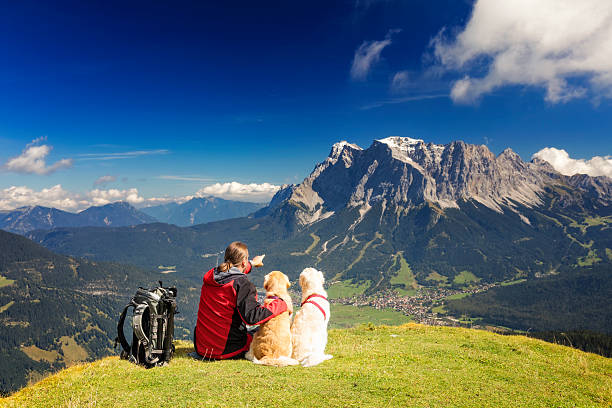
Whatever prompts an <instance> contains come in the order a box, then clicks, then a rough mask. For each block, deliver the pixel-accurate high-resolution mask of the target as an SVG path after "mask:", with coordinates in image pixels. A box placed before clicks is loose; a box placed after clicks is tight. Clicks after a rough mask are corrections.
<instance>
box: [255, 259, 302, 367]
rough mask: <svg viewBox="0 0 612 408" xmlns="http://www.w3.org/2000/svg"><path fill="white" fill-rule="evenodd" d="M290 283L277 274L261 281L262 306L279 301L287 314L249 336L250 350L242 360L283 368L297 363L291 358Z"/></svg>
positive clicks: (263, 325) (263, 324)
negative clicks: (281, 301)
mask: <svg viewBox="0 0 612 408" xmlns="http://www.w3.org/2000/svg"><path fill="white" fill-rule="evenodd" d="M289 286H291V284H290V283H289V278H287V275H285V274H284V273H282V272H280V271H272V272H270V273H269V274H267V275H266V277H265V278H264V289H265V290H266V300H265V301H264V304H268V303H270V302H272V301H273V300H274V299H275V298H281V299H283V300H284V301H285V303H286V304H287V311H286V312H283V313H281V314H280V315H278V316H276V317H274V318H272V319H270V320H268V321H267V322H265V323H262V324H261V326H260V328H259V330H258V331H257V333H255V335H254V336H253V341H252V342H251V347H250V349H249V352H248V353H247V354H246V356H245V358H246V359H248V360H251V361H253V362H254V363H255V364H264V365H271V366H277V367H282V366H287V365H297V364H299V363H298V361H297V360H294V359H292V358H291V318H290V315H291V313H293V305H292V303H291V297H290V296H289V293H288V292H287V289H289Z"/></svg>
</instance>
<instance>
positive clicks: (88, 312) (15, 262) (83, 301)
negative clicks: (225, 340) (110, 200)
mask: <svg viewBox="0 0 612 408" xmlns="http://www.w3.org/2000/svg"><path fill="white" fill-rule="evenodd" d="M159 279H164V281H166V282H165V284H177V286H178V287H179V302H180V306H185V307H184V308H183V310H182V312H183V313H184V314H182V315H178V316H177V328H176V333H177V335H178V336H179V337H181V336H187V337H188V334H189V333H190V328H192V327H193V325H194V320H193V319H194V318H195V313H194V311H193V310H189V308H188V306H187V305H191V304H194V300H193V299H192V298H190V297H193V296H196V295H197V294H198V293H197V291H195V290H194V289H192V290H190V289H189V287H190V285H188V284H186V283H185V282H184V281H181V280H178V281H177V280H176V279H170V277H169V276H168V275H162V274H160V273H159V272H152V271H147V270H144V269H141V268H138V267H134V266H127V265H120V264H116V263H108V262H93V261H88V260H85V259H79V258H71V257H66V256H61V255H56V254H54V253H52V252H51V251H49V250H47V249H45V248H43V247H41V246H39V245H36V244H34V243H33V242H31V241H30V240H28V239H26V238H24V237H21V236H18V235H14V234H11V233H7V232H4V231H0V325H1V326H0V327H1V328H2V329H1V331H0V356H1V358H0V372H2V375H1V376H0V391H1V392H10V391H13V390H15V389H18V388H20V387H22V386H24V385H25V384H27V383H28V381H35V380H37V379H39V378H41V377H42V375H44V374H46V373H48V372H50V371H56V370H57V369H60V368H62V367H66V366H69V365H72V364H74V363H76V362H79V361H92V360H94V359H97V358H100V357H102V356H106V355H109V354H114V353H116V351H114V350H113V349H112V345H113V343H112V339H114V337H115V334H116V324H117V320H118V316H119V312H120V311H121V310H122V309H123V306H125V304H126V303H127V302H128V301H129V299H130V297H131V296H132V295H133V293H134V291H135V289H136V288H137V287H138V286H155V285H156V284H157V281H158V280H159ZM185 309H187V310H185ZM126 326H128V325H126Z"/></svg>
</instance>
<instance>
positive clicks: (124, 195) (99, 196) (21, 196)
mask: <svg viewBox="0 0 612 408" xmlns="http://www.w3.org/2000/svg"><path fill="white" fill-rule="evenodd" d="M116 201H127V202H129V203H130V204H133V205H136V204H142V203H144V202H145V199H144V198H142V197H140V195H139V194H138V190H137V189H136V188H130V189H126V190H116V189H111V190H100V189H95V190H91V191H89V192H87V193H85V194H78V193H73V192H70V191H67V190H65V189H64V188H62V186H61V185H60V184H57V185H55V186H53V187H49V188H43V189H42V190H39V191H36V190H34V189H32V188H29V187H26V186H12V187H9V188H5V189H3V190H0V209H1V210H12V209H15V208H19V207H25V206H32V205H40V206H43V207H53V208H58V209H60V210H65V211H80V210H83V209H85V208H88V207H91V206H92V205H105V204H109V203H112V202H116Z"/></svg>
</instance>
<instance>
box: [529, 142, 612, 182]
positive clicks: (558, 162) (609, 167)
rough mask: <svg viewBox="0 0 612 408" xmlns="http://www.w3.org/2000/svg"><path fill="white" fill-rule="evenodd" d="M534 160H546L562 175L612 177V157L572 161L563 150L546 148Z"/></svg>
mask: <svg viewBox="0 0 612 408" xmlns="http://www.w3.org/2000/svg"><path fill="white" fill-rule="evenodd" d="M532 158H537V159H541V160H546V161H547V162H549V163H550V164H551V166H553V168H554V169H555V170H557V171H558V172H559V173H561V174H565V175H566V176H571V175H574V174H588V175H589V176H608V177H612V156H603V157H602V156H595V157H593V158H591V159H589V160H584V159H572V158H571V157H570V156H569V154H568V153H567V152H566V151H565V150H563V149H555V148H554V147H546V148H544V149H542V150H540V151H539V152H537V153H535V154H534V155H533V156H532Z"/></svg>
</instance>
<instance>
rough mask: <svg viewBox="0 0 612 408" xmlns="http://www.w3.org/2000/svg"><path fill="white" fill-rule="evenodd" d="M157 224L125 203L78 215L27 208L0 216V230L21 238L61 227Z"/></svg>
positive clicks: (113, 204)
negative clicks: (31, 232) (30, 232)
mask: <svg viewBox="0 0 612 408" xmlns="http://www.w3.org/2000/svg"><path fill="white" fill-rule="evenodd" d="M151 222H157V220H156V219H155V218H153V217H151V216H149V215H147V214H145V213H143V212H141V211H139V210H137V209H136V208H134V207H133V206H132V205H130V204H129V203H126V202H116V203H112V204H106V205H103V206H98V207H96V206H93V207H89V208H87V209H86V210H83V211H81V212H79V213H71V212H67V211H62V210H58V209H56V208H49V207H42V206H31V207H20V208H17V209H15V210H12V211H5V212H3V213H0V229H3V230H5V231H10V232H14V233H17V234H25V233H27V232H29V231H33V230H37V229H42V230H49V229H53V228H61V227H85V226H94V227H105V226H113V227H115V226H116V227H122V226H127V225H137V224H146V223H151Z"/></svg>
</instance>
